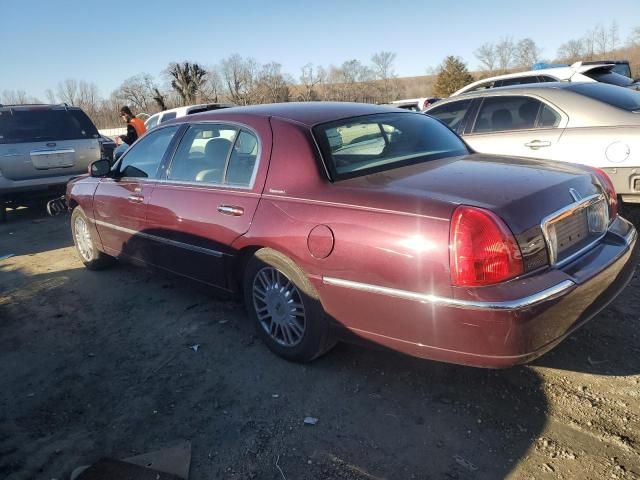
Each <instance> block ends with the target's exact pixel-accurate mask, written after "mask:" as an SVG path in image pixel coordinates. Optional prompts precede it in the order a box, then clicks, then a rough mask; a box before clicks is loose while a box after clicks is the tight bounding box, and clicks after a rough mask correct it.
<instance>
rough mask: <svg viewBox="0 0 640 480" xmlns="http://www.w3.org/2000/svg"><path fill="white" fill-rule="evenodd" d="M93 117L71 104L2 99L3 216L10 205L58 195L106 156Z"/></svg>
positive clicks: (0, 174)
mask: <svg viewBox="0 0 640 480" xmlns="http://www.w3.org/2000/svg"><path fill="white" fill-rule="evenodd" d="M99 140H100V135H99V133H98V130H97V129H96V126H95V125H94V124H93V122H92V121H91V119H89V117H88V116H87V115H86V114H85V113H84V112H83V111H82V110H81V109H80V108H77V107H69V106H66V105H0V221H2V220H4V219H5V218H6V207H14V208H15V207H17V206H20V205H28V204H33V203H36V202H38V201H40V200H46V199H47V198H49V199H50V198H53V197H55V196H57V195H61V194H62V193H63V192H64V187H65V184H66V183H67V181H69V179H70V178H72V177H75V176H78V175H81V174H83V173H86V172H87V167H88V166H89V164H90V163H91V162H94V161H95V160H99V159H100V157H101V145H100V142H99Z"/></svg>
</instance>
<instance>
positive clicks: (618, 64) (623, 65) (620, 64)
mask: <svg viewBox="0 0 640 480" xmlns="http://www.w3.org/2000/svg"><path fill="white" fill-rule="evenodd" d="M602 64H609V65H613V68H612V69H611V71H612V72H613V73H617V74H619V75H624V76H625V77H628V78H631V79H633V75H631V65H630V64H629V60H597V61H593V60H592V61H588V62H582V65H602ZM570 66H571V65H569V64H568V63H556V64H549V63H544V62H541V63H536V64H534V65H533V67H532V68H531V69H532V70H542V69H546V68H554V67H570ZM636 81H637V80H636Z"/></svg>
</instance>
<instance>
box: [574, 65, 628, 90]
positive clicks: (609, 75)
mask: <svg viewBox="0 0 640 480" xmlns="http://www.w3.org/2000/svg"><path fill="white" fill-rule="evenodd" d="M583 75H585V76H587V77H589V78H591V79H593V80H595V81H596V82H601V83H608V84H610V85H617V86H619V87H628V86H629V85H632V84H633V80H631V79H630V78H629V77H625V76H624V75H620V74H619V73H615V72H612V71H611V70H608V69H606V70H605V69H595V70H591V71H589V72H584V73H583Z"/></svg>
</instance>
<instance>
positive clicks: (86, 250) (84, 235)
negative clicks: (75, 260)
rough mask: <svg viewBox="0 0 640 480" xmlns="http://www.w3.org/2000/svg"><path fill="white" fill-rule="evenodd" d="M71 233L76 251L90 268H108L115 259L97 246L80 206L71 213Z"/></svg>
mask: <svg viewBox="0 0 640 480" xmlns="http://www.w3.org/2000/svg"><path fill="white" fill-rule="evenodd" d="M71 235H72V236H73V244H74V245H75V246H76V252H77V253H78V256H79V257H80V260H82V263H84V266H85V267H87V268H88V269H90V270H99V269H102V268H106V267H108V266H109V265H111V264H112V263H113V262H114V261H115V258H113V257H112V256H110V255H107V254H106V253H104V252H101V251H100V250H98V249H97V248H96V244H95V242H94V241H93V236H92V235H91V229H90V228H89V220H87V216H86V215H85V214H84V211H83V210H82V208H80V207H76V208H74V209H73V213H72V214H71Z"/></svg>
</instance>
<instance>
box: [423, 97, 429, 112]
mask: <svg viewBox="0 0 640 480" xmlns="http://www.w3.org/2000/svg"><path fill="white" fill-rule="evenodd" d="M429 105H431V104H430V103H429V99H426V100H425V101H424V102H423V104H422V110H426V109H427V107H428V106H429Z"/></svg>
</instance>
